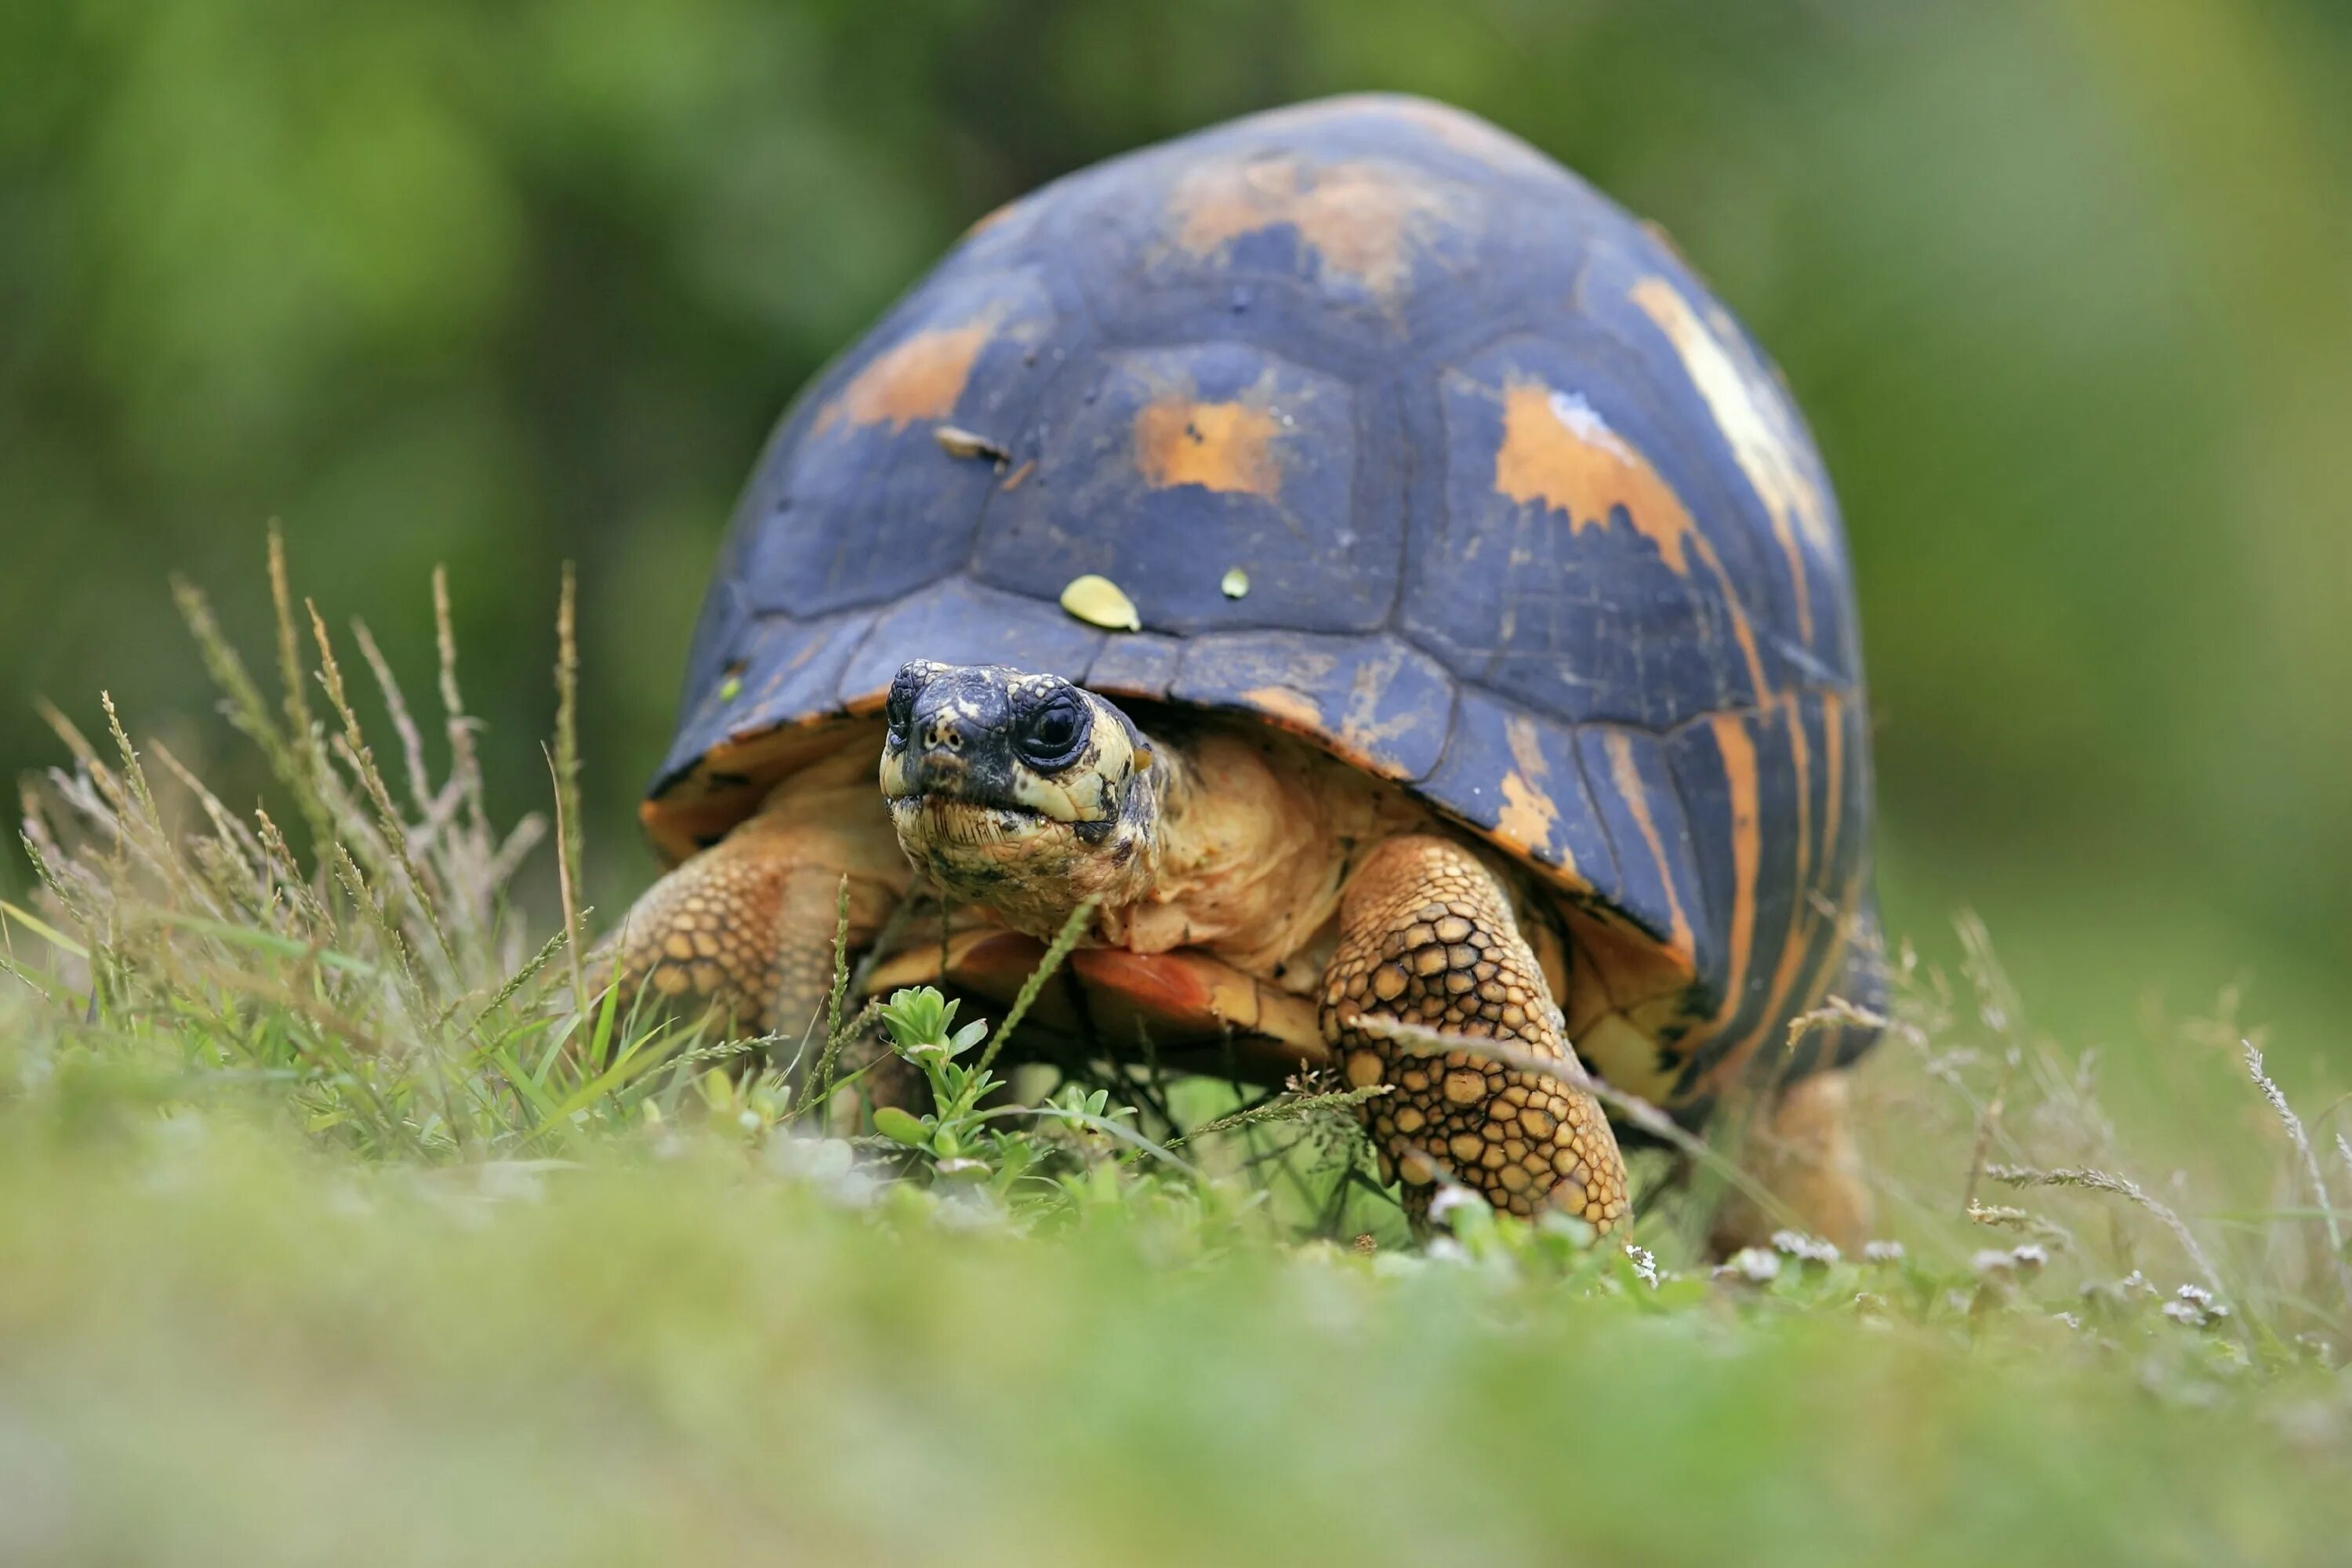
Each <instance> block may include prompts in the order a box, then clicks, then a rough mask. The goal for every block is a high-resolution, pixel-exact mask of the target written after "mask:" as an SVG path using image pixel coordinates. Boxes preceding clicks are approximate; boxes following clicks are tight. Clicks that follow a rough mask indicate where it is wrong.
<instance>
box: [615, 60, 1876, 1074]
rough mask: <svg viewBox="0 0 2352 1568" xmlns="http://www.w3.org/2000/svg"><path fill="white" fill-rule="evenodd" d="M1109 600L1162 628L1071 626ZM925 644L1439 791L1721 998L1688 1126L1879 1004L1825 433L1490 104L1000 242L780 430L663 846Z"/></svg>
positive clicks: (709, 643)
mask: <svg viewBox="0 0 2352 1568" xmlns="http://www.w3.org/2000/svg"><path fill="white" fill-rule="evenodd" d="M941 426H951V427H954V428H955V429H957V430H961V431H963V432H969V433H971V435H972V436H975V437H980V438H982V441H984V442H985V443H987V444H988V445H989V446H991V447H993V448H995V449H997V450H999V451H1001V452H1002V455H1003V457H1002V460H1001V461H995V460H992V458H991V455H990V454H989V453H987V452H985V451H982V452H980V453H977V454H975V453H974V451H973V450H972V448H971V446H970V445H969V444H964V443H960V442H959V441H958V440H957V439H955V438H952V437H951V438H950V439H948V440H945V441H943V440H942V439H941V438H940V427H941ZM1234 568H1240V569H1242V570H1243V571H1244V572H1245V573H1246V574H1247V575H1248V583H1249V587H1248V591H1247V593H1246V595H1244V596H1242V597H1238V598H1235V597H1229V596H1227V595H1226V594H1225V593H1224V592H1223V591H1222V589H1221V586H1220V584H1221V582H1222V581H1223V579H1224V577H1225V575H1226V574H1227V573H1228V571H1230V570H1232V569H1234ZM1085 573H1097V574H1102V575H1104V576H1107V577H1108V578H1110V579H1111V580H1112V581H1113V582H1115V583H1117V584H1119V585H1120V586H1121V587H1122V588H1123V589H1125V591H1126V592H1127V593H1128V595H1130V596H1131V597H1132V599H1133V600H1134V602H1135V604H1136V605H1137V606H1138V608H1139V612H1140V616H1141V619H1142V623H1143V630H1142V631H1141V632H1139V633H1118V632H1107V631H1104V630H1101V629H1098V628H1097V627H1095V626H1089V625H1087V624H1085V623H1083V622H1081V621H1079V620H1077V619H1076V618H1074V617H1073V616H1070V615H1068V614H1066V613H1065V612H1064V611H1063V610H1062V609H1061V608H1060V607H1059V605H1058V604H1057V598H1058V596H1059V595H1060V594H1061V593H1062V590H1063V589H1064V587H1065V586H1066V584H1068V583H1069V582H1070V581H1071V580H1072V579H1073V578H1075V577H1076V576H1078V575H1080V574H1085ZM918 656H920V657H925V658H935V659H943V660H950V661H957V662H976V661H986V662H994V663H1009V664H1017V665H1020V666H1023V667H1025V668H1032V669H1042V670H1050V671H1053V672H1055V673H1058V674H1061V675H1063V676H1066V677H1067V678H1069V679H1073V680H1077V681H1081V682H1084V683H1085V684H1087V685H1088V686H1091V687H1093V688H1095V689H1098V690H1101V691H1104V692H1106V693H1108V694H1110V695H1113V696H1123V697H1129V698H1146V699H1152V700H1166V701H1173V702H1177V703H1181V704H1190V705H1195V706H1199V707H1203V708H1211V709H1219V710H1242V711H1247V712H1252V713H1256V714H1259V715H1262V716H1264V717H1266V718H1268V719H1270V720H1271V721H1275V722H1276V723H1279V724H1282V725H1284V726H1286V727H1287V728H1290V729H1292V730H1295V731H1298V732H1301V733H1304V734H1307V735H1309V736H1311V737H1313V738H1314V739H1316V740H1317V741H1318V742H1320V743H1322V744H1323V745H1325V746H1327V747H1328V749H1330V750H1331V751H1332V752H1335V753H1337V754H1338V755H1339V756H1341V757H1344V758H1346V759H1348V760H1349V761H1351V762H1353V763H1357V764H1358V765H1360V766H1362V767H1364V768H1366V769H1368V770H1370V771H1373V772H1375V773H1381V774H1383V775H1385V776H1388V777H1391V778H1394V779H1396V780H1399V781H1402V782H1403V783H1406V784H1410V785H1411V786H1412V787H1413V788H1414V789H1415V790H1417V791H1418V792H1419V793H1420V794H1421V795H1423V796H1424V797H1425V798H1427V799H1428V800H1430V801H1431V802H1433V803H1434V804H1435V805H1438V806H1439V807H1441V808H1443V809H1444V810H1445V811H1446V812H1448V813H1450V814H1451V815H1453V816H1455V817H1457V818H1458V819H1460V820H1461V821H1462V822H1464V823H1465V824H1466V825H1468V826H1472V827H1474V828H1476V829H1478V830H1479V831H1481V832H1483V833H1485V834H1486V835H1487V836H1488V837H1490V838H1492V839H1493V840H1494V841H1496V843H1498V844H1501V845H1504V846H1506V847H1508V848H1510V849H1511V850H1512V851H1513V852H1514V853H1517V854H1518V855H1519V856H1521V857H1523V858H1525V859H1527V860H1528V862H1530V863H1531V864H1533V865H1535V866H1537V867H1538V868H1541V869H1543V870H1544V871H1546V872H1548V873H1549V876H1550V877H1551V878H1552V879H1553V880H1554V881H1555V882H1556V883H1557V884H1558V885H1559V887H1560V888H1561V889H1563V891H1564V893H1565V895H1566V896H1567V897H1568V898H1569V899H1570V902H1571V905H1572V906H1573V907H1578V908H1580V909H1582V910H1586V911H1588V912H1590V913H1594V914H1597V915H1599V916H1601V917H1603V918H1606V919H1608V920H1610V921H1613V922H1615V923H1616V924H1617V925H1619V926H1620V927H1622V928H1630V929H1631V930H1632V931H1636V932H1639V933H1642V934H1643V939H1644V940H1646V941H1648V942H1652V943H1654V945H1655V947H1656V948H1657V950H1658V951H1659V952H1661V953H1663V954H1664V958H1665V960H1666V962H1667V963H1668V965H1669V966H1670V967H1671V968H1673V969H1674V970H1675V971H1676V972H1678V973H1685V974H1686V975H1687V984H1686V985H1685V987H1684V988H1683V990H1682V991H1681V992H1680V993H1679V995H1678V1000H1677V1004H1676V1006H1675V1009H1674V1010H1673V1016H1671V1017H1670V1018H1666V1019H1664V1020H1663V1021H1660V1020H1655V1019H1654V1020H1653V1023H1652V1025H1651V1026H1650V1027H1651V1028H1652V1030H1653V1032H1654V1034H1656V1035H1657V1036H1658V1037H1660V1039H1661V1041H1662V1042H1671V1041H1675V1040H1679V1041H1680V1042H1681V1048H1679V1049H1675V1050H1672V1051H1670V1052H1669V1053H1668V1059H1671V1060H1672V1061H1673V1063H1674V1064H1675V1068H1676V1072H1677V1081H1676V1082H1675V1085H1674V1092H1675V1093H1676V1094H1677V1095H1679V1096H1681V1097H1684V1098H1685V1099H1688V1098H1690V1097H1693V1096H1696V1095H1698V1094H1701V1093H1704V1092H1705V1090H1706V1087H1707V1082H1708V1079H1709V1074H1708V1069H1709V1068H1712V1067H1714V1066H1715V1065H1717V1064H1718V1063H1721V1062H1723V1061H1725V1060H1727V1059H1728V1058H1735V1057H1737V1058H1745V1057H1746V1056H1747V1055H1748V1051H1749V1049H1750V1048H1752V1047H1755V1046H1757V1045H1759V1044H1761V1043H1763V1042H1765V1041H1767V1040H1772V1041H1778V1040H1780V1039H1782V1038H1785V1037H1786V1032H1787V1026H1788V1024H1789V1021H1790V1019H1791V1018H1792V1017H1795V1016H1798V1015H1800V1014H1802V1013H1804V1012H1806V1011H1808V1010H1810V1009H1811V1008H1813V1007H1816V1006H1817V1005H1819V1004H1820V1002H1821V1001H1822V998H1823V996H1824V995H1825V994H1842V995H1844V996H1846V997H1848V998H1849V999H1851V1000H1853V1001H1856V1002H1860V1003H1862V1004H1864V1005H1872V1004H1874V1003H1875V1001H1876V1000H1877V992H1876V987H1875V984H1874V980H1873V978H1872V977H1873V975H1874V965H1873V964H1872V963H1870V962H1869V960H1868V955H1867V952H1865V951H1864V949H1866V947H1867V944H1868V942H1869V940H1870V937H1871V935H1872V923H1873V922H1872V916H1871V898H1870V891H1869V886H1868V875H1867V869H1866V867H1867V853H1866V850H1867V843H1866V840H1867V836H1868V829H1869V823H1870V763H1869V733H1868V729H1867V726H1866V723H1865V711H1864V698H1863V688H1862V668H1861V662H1860V652H1859V648H1858V645H1857V640H1856V630H1855V621H1854V610H1853V594H1852V587H1851V582H1850V569H1849V566H1848V563H1847V557H1846V550H1845V542H1844V537H1843V529H1842V526H1841V524H1840V521H1839V518H1838V513H1837V507H1836V501H1835V499H1834V497H1833V496H1832V492H1831V489H1830V486H1829V481H1828V479H1827V478H1826V476H1825V475H1824V474H1823V472H1822V466H1821V462H1820V459H1819V458H1818V457H1817V456H1816V454H1815V452H1814V449H1813V447H1812V443H1811V439H1810V437H1808V435H1807V433H1806V431H1805V428H1804V426H1803V424H1802V421H1801V419H1800V418H1799V416H1798V415H1797V414H1796V412H1795V410H1794V409H1793V408H1792V407H1791V406H1790V404H1789V401H1788V399H1787V397H1786V395H1785V393H1784V391H1783V388H1782V386H1781V384H1780V380H1779V377H1778V375H1777V374H1776V373H1775V372H1774V370H1773V369H1772V368H1771V366H1770V365H1769V362H1768V361H1767V360H1766V359H1765V358H1764V356H1763V354H1762V353H1761V352H1760V351H1759V350H1758V349H1757V347H1756V346H1755V345H1754V344H1753V343H1752V342H1749V340H1748V337H1747V335H1746V334H1745V333H1744V332H1743V331H1741V329H1740V328H1739V326H1738V324H1737V323H1736V322H1734V321H1732V319H1731V318H1730V316H1729V315H1728V314H1727V312H1726V311H1725V310H1724V309H1723V307H1722V306H1721V305H1720V304H1718V303H1717V301H1716V300H1715V299H1714V297H1713V296H1712V295H1711V294H1709V293H1708V292H1707V290H1706V287H1705V286H1704V285H1703V284H1701V283H1700V282H1699V280H1698V279H1696V277H1695V276H1693V274H1692V273H1691V271H1690V270H1689V268H1687V267H1685V265H1684V264H1683V262H1682V261H1681V260H1680V258H1678V257H1677V256H1676V255H1675V253H1674V251H1673V250H1672V249H1671V248H1670V247H1669V246H1668V245H1667V244H1666V243H1665V242H1664V239H1663V237H1661V236H1660V235H1659V234H1658V233H1657V231H1655V230H1654V229H1650V228H1647V227H1645V226H1643V225H1642V224H1640V223H1638V222H1636V221H1635V220H1634V219H1633V218H1632V217H1630V216H1628V215H1627V214H1625V213H1624V212H1623V211H1622V210H1621V209H1620V208H1618V207H1617V206H1616V205H1613V204H1612V203H1611V202H1610V201H1608V200H1607V199H1606V198H1605V197H1603V196H1601V195H1599V194H1597V193H1596V192H1594V191H1593V190H1592V188H1591V186H1589V185H1587V184H1584V183H1583V182H1581V181H1580V180H1579V179H1578V178H1577V177H1576V176H1575V175H1573V174H1570V173H1569V172H1567V171H1566V170H1564V169H1562V168H1560V167H1559V165H1558V164H1556V163H1552V162H1551V161H1550V160H1549V159H1547V158H1545V157H1544V156H1543V155H1542V154H1540V153H1537V152H1536V151H1534V150H1533V149H1532V148H1529V147H1528V146H1527V145H1525V144H1524V143H1522V142H1517V141H1516V140H1514V139H1513V138H1511V137H1508V136H1507V135H1505V134H1504V133H1502V132H1498V131H1496V129H1494V128H1493V127H1492V126H1489V125H1487V124H1486V123H1485V122H1484V121H1479V120H1476V119H1475V118H1473V117H1471V116H1468V115H1465V114H1463V113H1460V112H1458V111H1456V110H1450V109H1446V108H1444V107H1442V106H1440V105H1436V104H1432V103H1428V102H1424V101H1421V100H1411V99H1402V98H1387V97H1366V98H1349V99H1340V100H1330V101H1327V102H1322V103H1315V104H1307V105H1304V106H1301V107H1298V108H1295V109H1289V110H1279V111H1276V112H1273V113H1268V114H1261V115H1257V116H1255V117H1252V118H1250V119H1246V120H1242V121H1235V122H1234V123H1232V124H1229V125H1224V126H1220V127H1217V128H1214V129H1212V130H1209V131H1205V132H1200V133H1199V134H1197V135H1193V136H1188V137H1185V138H1183V139H1181V140H1180V141H1176V142H1169V143H1167V144H1165V145H1162V146H1159V147H1154V148H1150V149H1147V150H1145V151H1143V152H1139V153H1132V154H1129V155H1128V156H1125V157H1121V158H1117V159H1114V160H1112V161H1111V162H1109V163H1103V164H1100V165H1098V166H1097V167H1095V168H1092V169H1087V170H1085V171H1082V172H1080V173H1078V174H1073V175H1071V176H1069V177H1067V178H1066V179H1063V180H1060V181H1057V182H1056V183H1055V184H1052V185H1050V186H1047V187H1046V188H1045V189H1044V190H1042V191H1040V192H1038V193H1036V194H1034V195H1031V196H1029V197H1026V198H1025V199H1024V200H1022V201H1019V202H1016V203H1014V204H1013V205H1011V206H1008V207H1006V208H1004V209H1003V210H1001V211H1000V212H998V213H996V214H994V215H992V216H990V217H989V218H987V219H985V220H983V221H982V223H981V224H980V225H979V226H976V227H975V228H974V229H973V230H972V231H971V234H970V235H968V236H967V237H965V238H964V239H963V241H962V242H961V244H960V245H958V247H956V248H955V250H954V251H953V252H952V253H951V254H950V256H949V257H948V258H947V259H946V260H945V261H943V262H942V263H941V264H940V266H939V267H938V268H936V269H934V270H933V271H932V273H931V274H930V275H929V277H928V278H926V279H923V281H922V282H921V283H919V285H917V286H916V288H915V289H913V290H912V291H911V292H910V293H908V295H907V296H906V298H905V299H903V300H900V301H899V303H898V305H897V306H896V307H895V308H894V309H893V310H891V311H890V313H889V315H888V316H887V319H886V320H885V321H883V322H882V323H881V324H880V325H879V326H878V327H877V328H876V330H875V331H873V332H872V333H870V334H869V335H868V336H867V337H866V340H865V341H864V342H860V343H859V344H857V345H856V347H855V348H853V349H851V350H850V351H849V352H848V353H846V354H845V355H844V356H842V358H841V359H840V360H839V361H837V362H836V363H834V364H833V365H832V366H830V367H829V368H828V369H827V370H826V371H825V372H824V374H823V375H822V376H820V377H819V378H818V379H817V380H816V381H815V382H814V384H812V385H811V386H810V387H809V388H808V389H807V391H806V392H805V393H804V394H803V396H802V397H801V398H800V399H799V400H798V402H797V403H796V404H795V405H794V406H793V409H792V411H791V412H790V413H789V414H788V415H787V416H786V417H785V419H784V422H783V424H782V427H781V428H780V429H779V430H778V431H777V433H776V435H775V437H774V438H773V440H772V441H771V443H770V444H769V447H768V449H767V452H766V454H765V455H764V456H763V458H761V463H760V467H759V469H758V472H757V474H756V475H755V476H754V478H753V479H752V482H751V487H750V489H749V490H748V491H747V492H746V494H745V496H744V498H743V500H742V503H741V507H740V511H739V512H738V514H737V516H736V519H735V522H734V526H733V528H732V531H730V535H729V538H728V542H727V544H726V547H725V552H724V554H723V556H722V557H721V560H720V562H719V568H718V571H717V574H716V577H715V580H714V583H713V584H712V587H711V591H710V596H709V601H708V603H707V604H706V605H705V606H704V609H703V614H702V620H701V624H700V626H699V629H698V631H697V633H696V637H695V642H694V651H693V654H692V659H691V665H690V668H689V669H688V676H687V681H686V692H685V701H684V711H683V717H682V719H681V721H680V724H679V728H678V734H677V743H676V744H675V746H674V747H673V748H672V750H671V752H670V754H669V756H668V758H667V761H666V762H665V763H663V766H662V770H661V773H660V775H659V777H658V778H657V779H656V783H655V784H654V788H653V796H654V800H653V803H652V805H650V806H649V809H648V814H647V816H648V821H649V822H650V823H652V824H653V826H654V828H655V832H656V837H657V838H661V839H663V840H664V842H665V843H666V844H667V846H668V847H670V848H671V849H672V850H673V851H677V850H680V849H682V848H684V847H689V846H690V843H691V842H692V841H693V840H694V839H695V838H707V837H709V836H710V834H711V833H713V832H715V831H719V830H723V828H724V826H726V825H727V823H728V822H730V821H731V820H733V819H735V818H737V817H740V816H741V815H743V814H744V813H746V812H748V811H749V810H750V809H751V804H752V802H753V800H754V799H755V798H756V790H757V787H758V786H759V784H761V783H762V782H763V781H764V777H765V776H769V775H772V773H774V772H776V771H777V770H778V769H779V768H780V767H784V766H789V765H790V763H789V759H790V756H791V755H792V752H793V742H794V739H795V737H798V736H805V735H807V734H809V733H811V732H812V731H813V728H821V727H822V726H824V725H825V724H826V723H827V722H828V721H835V720H837V719H838V718H840V717H841V716H843V715H846V714H851V713H857V712H865V711H870V710H872V709H873V708H874V707H875V706H876V705H877V704H878V703H879V702H880V700H881V698H882V695H883V692H884V690H885V689H886V688H887V685H888V684H889V680H890V677H891V674H892V672H893V671H894V670H896V668H898V665H899V664H900V663H901V662H902V661H903V660H905V659H908V658H914V657H918ZM1850 950H1852V951H1851V952H1850ZM1854 954H1859V955H1860V956H1859V957H1855V956H1853V955H1854ZM1867 1038H1868V1036H1867V1031H1864V1030H1859V1029H1854V1028H1852V1027H1845V1028H1843V1029H1838V1028H1833V1029H1831V1030H1828V1031H1816V1032H1815V1033H1814V1034H1813V1035H1812V1036H1811V1037H1810V1038H1809V1039H1808V1040H1807V1042H1806V1043H1805V1044H1804V1045H1803V1046H1802V1047H1801V1048H1800V1051H1799V1059H1798V1061H1797V1062H1796V1063H1795V1064H1794V1065H1796V1066H1799V1067H1802V1066H1805V1065H1810V1063H1811V1061H1812V1060H1813V1059H1814V1058H1816V1057H1817V1056H1818V1055H1819V1054H1820V1053H1821V1052H1822V1050H1823V1049H1824V1047H1826V1048H1827V1049H1828V1050H1830V1051H1831V1052H1832V1053H1834V1055H1835V1056H1836V1057H1838V1058H1844V1057H1847V1056H1850V1055H1852V1054H1853V1053H1855V1052H1857V1051H1858V1050H1859V1049H1860V1048H1862V1047H1863V1046H1864V1045H1865V1044H1866V1043H1867Z"/></svg>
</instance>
